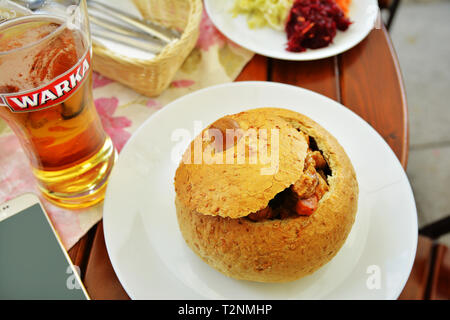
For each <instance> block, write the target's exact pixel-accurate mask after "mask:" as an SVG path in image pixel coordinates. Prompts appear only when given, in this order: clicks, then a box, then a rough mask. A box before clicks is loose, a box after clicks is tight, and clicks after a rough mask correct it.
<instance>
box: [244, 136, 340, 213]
mask: <svg viewBox="0 0 450 320" xmlns="http://www.w3.org/2000/svg"><path fill="white" fill-rule="evenodd" d="M305 137H306V139H307V142H308V151H307V154H306V158H305V165H304V169H303V175H302V176H301V178H300V179H299V180H298V181H296V182H295V183H294V184H292V185H291V186H290V187H289V188H286V189H285V190H283V191H282V192H280V193H278V194H277V195H276V196H275V198H273V199H272V200H270V202H269V205H268V206H267V207H265V208H264V209H261V210H259V211H257V212H253V213H251V214H249V215H248V216H247V218H248V219H250V220H252V221H262V220H266V219H284V218H287V217H290V216H310V215H311V214H313V213H314V211H316V209H317V206H318V203H319V201H320V199H322V197H323V195H324V194H325V193H326V192H327V191H328V190H329V186H328V182H327V175H330V174H331V171H330V168H329V166H328V163H327V162H326V160H325V159H324V157H323V155H322V153H321V152H320V150H319V149H318V147H317V144H316V142H315V140H314V139H313V138H311V137H309V136H307V135H305Z"/></svg>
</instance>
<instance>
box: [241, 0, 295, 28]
mask: <svg viewBox="0 0 450 320" xmlns="http://www.w3.org/2000/svg"><path fill="white" fill-rule="evenodd" d="M293 2H294V0H236V1H235V3H234V7H233V9H232V13H233V17H237V16H238V15H239V14H245V15H247V23H248V26H249V28H250V29H254V28H262V27H265V26H269V27H272V28H274V29H276V30H283V29H284V24H285V22H286V18H287V16H288V14H289V10H290V9H291V8H292V4H293Z"/></svg>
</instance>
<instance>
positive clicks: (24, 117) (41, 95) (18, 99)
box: [0, 15, 116, 208]
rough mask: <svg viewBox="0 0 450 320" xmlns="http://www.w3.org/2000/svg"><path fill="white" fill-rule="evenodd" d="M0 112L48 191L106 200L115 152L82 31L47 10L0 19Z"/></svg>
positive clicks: (63, 202)
mask: <svg viewBox="0 0 450 320" xmlns="http://www.w3.org/2000/svg"><path fill="white" fill-rule="evenodd" d="M0 117H1V118H3V119H4V120H5V121H6V122H7V124H8V125H9V126H10V127H11V129H12V130H13V131H14V133H15V134H16V135H17V136H18V138H19V140H20V142H21V144H22V147H23V149H24V150H25V153H26V154H27V156H28V158H29V160H30V162H31V166H32V169H33V173H34V175H35V176H36V178H37V181H38V184H39V187H40V190H41V191H42V193H43V195H44V196H45V197H46V198H48V199H49V200H50V201H52V202H54V203H56V204H57V205H59V206H63V207H69V208H83V207H87V206H91V205H93V204H95V203H97V202H99V201H101V200H102V199H103V197H104V191H105V186H106V181H107V178H108V175H109V173H110V171H111V168H112V165H113V163H114V160H115V157H116V155H115V149H114V147H113V145H112V142H111V139H110V138H109V137H108V136H107V135H106V134H105V132H104V130H103V128H102V124H101V122H100V119H99V117H98V115H97V112H96V109H95V106H94V103H93V98H92V61H91V48H90V42H89V40H88V38H87V37H86V36H85V35H83V33H82V32H81V30H77V29H76V28H69V27H68V26H67V25H66V24H65V23H64V21H63V20H61V19H58V18H56V17H52V16H46V15H31V16H26V17H22V18H19V19H14V20H10V21H7V22H6V23H5V22H4V23H1V24H0Z"/></svg>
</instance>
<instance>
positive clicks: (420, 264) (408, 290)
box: [399, 237, 433, 300]
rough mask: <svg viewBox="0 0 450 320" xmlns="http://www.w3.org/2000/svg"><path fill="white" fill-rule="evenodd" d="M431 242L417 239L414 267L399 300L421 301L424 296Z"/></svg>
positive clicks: (429, 266) (428, 271) (420, 238)
mask: <svg viewBox="0 0 450 320" xmlns="http://www.w3.org/2000/svg"><path fill="white" fill-rule="evenodd" d="M432 251H433V242H432V241H431V240H430V239H428V238H425V237H419V242H418V243H417V252H416V258H415V260H414V266H413V269H412V271H411V275H410V276H409V279H408V281H407V282H406V285H405V287H404V288H403V291H402V293H401V294H400V297H399V299H400V300H423V299H425V296H426V290H427V283H428V278H429V274H430V269H431V259H432Z"/></svg>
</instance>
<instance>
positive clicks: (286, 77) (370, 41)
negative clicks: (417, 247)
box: [69, 28, 408, 299]
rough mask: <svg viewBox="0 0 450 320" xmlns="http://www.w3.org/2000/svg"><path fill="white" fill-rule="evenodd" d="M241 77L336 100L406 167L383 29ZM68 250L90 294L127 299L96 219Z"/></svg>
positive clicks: (395, 82) (398, 100) (396, 74)
mask: <svg viewBox="0 0 450 320" xmlns="http://www.w3.org/2000/svg"><path fill="white" fill-rule="evenodd" d="M244 80H267V81H276V82H282V83H288V84H293V85H297V86H300V87H303V88H307V89H310V90H313V91H316V92H318V93H321V94H323V95H325V96H327V97H329V98H332V99H334V100H336V101H339V102H340V103H342V104H343V105H345V106H347V107H348V108H349V109H351V110H353V111H354V112H356V113H357V114H359V115H360V116H361V117H362V118H363V119H365V120H366V121H367V122H368V123H369V124H371V125H372V126H373V127H374V128H375V129H376V130H377V131H378V133H379V134H380V135H381V136H382V137H383V138H384V139H385V140H386V141H387V143H388V144H389V146H390V147H391V148H392V150H394V152H395V154H396V155H397V157H398V159H399V160H400V162H401V164H402V165H403V167H404V168H406V165H407V159H408V114H407V112H408V111H407V103H406V97H405V91H404V88H403V83H402V77H401V73H400V69H399V65H398V61H397V57H396V55H395V52H394V49H393V47H392V44H391V42H390V39H389V36H388V34H387V32H386V30H385V29H384V28H383V29H378V30H373V31H372V32H371V33H370V34H369V36H368V37H367V38H366V39H365V40H364V41H363V42H362V43H360V44H359V45H358V46H356V47H355V48H353V49H351V50H349V51H347V52H345V53H343V54H341V55H339V56H337V57H332V58H327V59H323V60H319V61H311V62H290V61H280V60H274V59H268V58H265V57H262V56H258V55H257V56H255V57H254V58H253V60H252V61H251V62H250V63H249V64H248V65H247V66H246V67H245V69H244V70H243V72H242V73H241V75H240V76H239V77H238V79H237V81H244ZM69 255H70V257H71V258H72V260H73V262H74V264H75V265H78V266H79V267H80V269H81V273H82V274H81V276H82V279H83V282H84V284H85V286H86V289H87V291H88V292H89V295H90V296H91V298H92V299H128V296H127V294H126V293H125V291H124V289H123V288H122V286H121V285H120V283H119V281H118V279H117V277H116V275H115V273H114V270H113V269H112V266H111V262H110V260H109V257H108V254H107V252H106V247H105V241H104V237H103V225H102V222H100V223H99V224H98V225H96V226H94V227H93V228H92V229H91V230H90V231H89V233H88V234H87V235H85V236H84V237H83V238H82V239H81V240H80V241H79V242H78V243H77V244H76V245H75V246H74V247H73V248H72V249H71V250H70V251H69Z"/></svg>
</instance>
